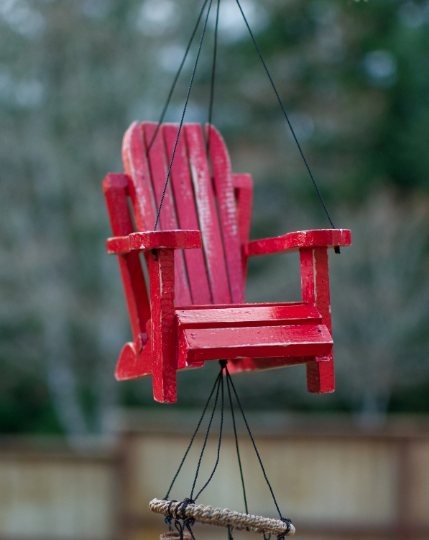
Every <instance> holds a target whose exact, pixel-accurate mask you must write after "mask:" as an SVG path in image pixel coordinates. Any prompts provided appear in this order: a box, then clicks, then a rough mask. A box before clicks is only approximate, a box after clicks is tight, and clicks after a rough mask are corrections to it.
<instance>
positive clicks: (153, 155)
mask: <svg viewBox="0 0 429 540" xmlns="http://www.w3.org/2000/svg"><path fill="white" fill-rule="evenodd" d="M141 127H142V131H143V140H144V142H145V148H146V149H147V146H148V144H149V143H150V141H152V138H153V136H154V134H155V130H156V127H157V124H155V123H153V122H144V123H143V124H142V126H141ZM148 159H149V168H150V173H151V179H152V187H153V191H154V193H155V200H156V207H157V208H158V206H159V203H160V200H161V197H162V193H163V190H164V185H165V180H166V178H167V172H168V162H167V155H166V151H165V146H164V139H163V136H162V132H161V131H158V133H157V136H156V137H155V140H154V141H153V144H152V146H151V149H150V152H149V153H148ZM159 222H160V229H162V230H175V229H178V228H179V225H178V221H177V217H176V210H175V208H174V201H173V193H172V190H171V184H170V182H169V183H168V184H167V189H166V190H165V196H164V201H163V203H162V208H161V213H160V215H159ZM154 225H155V222H154ZM152 228H153V227H152ZM174 284H175V299H176V302H177V303H178V304H181V303H184V304H188V303H192V299H191V293H190V290H189V284H188V278H187V275H186V270H185V261H184V256H183V250H176V251H175V252H174Z"/></svg>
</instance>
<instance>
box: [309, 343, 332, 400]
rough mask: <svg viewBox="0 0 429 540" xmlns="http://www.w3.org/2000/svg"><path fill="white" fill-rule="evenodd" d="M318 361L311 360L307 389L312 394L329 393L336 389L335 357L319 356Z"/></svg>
mask: <svg viewBox="0 0 429 540" xmlns="http://www.w3.org/2000/svg"><path fill="white" fill-rule="evenodd" d="M317 360H318V361H317V362H309V363H308V364H306V368H307V390H308V391H309V392H310V393H312V394H329V393H332V392H334V391H335V374H334V359H333V356H332V353H331V354H330V355H329V356H323V357H319V358H318V359H317Z"/></svg>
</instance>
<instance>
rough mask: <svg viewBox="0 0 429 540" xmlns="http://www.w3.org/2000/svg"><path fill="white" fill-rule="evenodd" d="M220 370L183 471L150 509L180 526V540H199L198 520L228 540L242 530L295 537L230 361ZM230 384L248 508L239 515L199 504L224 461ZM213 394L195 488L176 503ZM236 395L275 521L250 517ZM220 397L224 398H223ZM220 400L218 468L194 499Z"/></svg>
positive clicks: (155, 500) (239, 457) (215, 467)
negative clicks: (186, 539) (187, 539)
mask: <svg viewBox="0 0 429 540" xmlns="http://www.w3.org/2000/svg"><path fill="white" fill-rule="evenodd" d="M219 363H220V366H221V367H220V371H219V374H218V375H217V377H216V380H215V383H214V385H213V387H212V389H211V392H210V395H209V397H208V399H207V402H206V404H205V406H204V408H203V412H202V414H201V416H200V419H199V421H198V424H197V427H196V429H195V431H194V433H193V435H192V437H191V441H190V443H189V445H188V447H187V449H186V451H185V454H184V456H183V458H182V461H181V462H180V465H179V468H178V469H177V471H176V473H175V475H174V477H173V480H172V482H171V484H170V486H169V488H168V491H167V493H166V495H165V497H164V499H153V500H152V501H150V503H149V508H150V510H151V511H152V512H155V513H159V514H164V515H165V521H166V523H167V524H168V527H169V530H170V531H173V527H172V523H174V526H175V527H176V529H177V531H178V532H179V534H180V538H181V539H183V534H184V532H185V530H186V531H188V533H189V534H190V536H191V537H192V539H193V540H195V537H194V534H193V531H192V526H193V525H194V524H195V522H196V521H198V522H200V523H206V524H209V525H218V526H223V527H227V528H228V539H229V540H233V538H232V531H233V529H237V530H242V529H246V530H248V531H254V532H259V533H263V534H264V538H266V536H265V535H267V534H268V535H271V534H276V535H277V540H282V539H283V538H284V537H285V536H292V535H293V534H294V533H295V527H294V526H293V525H292V523H291V521H290V519H287V518H284V517H283V516H282V513H281V511H280V508H279V505H278V503H277V500H276V497H275V495H274V491H273V489H272V486H271V484H270V482H269V480H268V477H267V474H266V472H265V468H264V466H263V464H262V459H261V456H260V454H259V452H258V449H257V447H256V443H255V440H254V438H253V435H252V432H251V430H250V427H249V424H248V421H247V419H246V416H245V414H244V410H243V407H242V405H241V403H240V400H239V397H238V394H237V390H236V388H235V386H234V383H233V381H232V379H231V375H230V373H229V371H228V367H227V361H226V360H220V361H219ZM224 381H226V388H227V394H228V399H229V407H230V411H231V418H232V425H233V432H234V439H235V447H236V452H237V459H238V466H239V470H240V479H241V485H242V490H243V501H244V507H245V511H246V512H245V513H242V512H236V511H231V510H229V509H227V508H225V509H221V508H213V507H211V506H204V505H201V504H197V502H196V501H197V499H198V497H199V496H200V495H201V493H202V492H203V491H204V490H205V489H206V487H207V486H208V485H209V483H210V482H211V480H212V479H213V476H214V474H215V472H216V469H217V467H218V464H219V458H220V450H221V445H222V434H223V426H224V412H225V382H224ZM231 390H232V391H231ZM213 395H214V396H215V397H214V404H213V408H212V411H211V413H210V418H209V422H208V426H207V430H206V434H205V437H204V441H203V445H202V448H201V452H200V456H199V459H198V464H197V468H196V472H195V477H194V480H193V483H192V488H191V492H190V495H189V497H187V498H185V499H184V500H183V501H176V500H169V496H170V493H171V490H172V488H173V486H174V484H175V482H176V479H177V477H178V475H179V473H180V471H181V470H182V467H183V464H184V462H185V459H186V457H187V456H188V454H189V451H190V449H191V447H192V445H193V443H194V440H195V437H196V435H197V433H198V431H199V429H200V426H201V424H202V421H203V419H204V417H205V414H206V412H207V409H208V406H209V404H210V402H211V400H212V397H213ZM233 396H234V397H235V401H236V404H237V405H238V408H239V410H240V413H241V416H242V418H243V421H244V423H245V426H246V429H247V432H248V434H249V437H250V439H251V441H252V445H253V448H254V450H255V453H256V455H257V458H258V461H259V464H260V466H261V469H262V473H263V476H264V479H265V481H266V483H267V486H268V488H269V491H270V493H271V496H272V499H273V502H274V505H275V508H276V510H277V512H278V514H279V519H273V518H265V517H262V516H255V515H253V514H249V511H248V504H247V495H246V488H245V483H244V476H243V468H242V462H241V456H240V448H239V444H238V436H237V427H236V420H235V414H234V403H233ZM219 398H220V399H219ZM219 401H220V427H219V440H218V445H217V455H216V462H215V464H214V467H213V469H212V471H211V473H210V475H209V478H208V479H207V481H206V482H205V483H204V485H203V486H202V487H201V489H200V490H199V491H198V492H197V494H196V495H195V496H194V493H195V491H196V484H197V480H198V476H199V473H200V468H201V462H202V459H203V455H204V452H205V450H206V446H207V440H208V437H209V434H210V430H211V426H212V423H213V418H214V416H215V413H216V409H217V407H218V403H219Z"/></svg>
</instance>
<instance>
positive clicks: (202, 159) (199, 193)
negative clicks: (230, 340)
mask: <svg viewBox="0 0 429 540" xmlns="http://www.w3.org/2000/svg"><path fill="white" fill-rule="evenodd" d="M184 129H185V133H186V143H187V147H188V156H189V164H190V169H191V174H192V182H193V186H194V195H195V204H196V207H197V214H198V221H199V223H200V230H201V237H202V241H203V247H204V254H205V257H206V265H207V273H208V276H209V282H210V288H211V293H212V297H213V303H214V304H230V303H231V294H230V291H229V280H228V272H227V269H226V262H225V254H224V251H223V243H222V235H221V231H220V227H219V220H218V216H217V209H216V201H215V194H214V190H213V184H212V180H211V178H210V173H209V166H208V162H207V154H206V146H205V141H204V136H203V130H202V128H201V126H200V124H187V125H185V126H184Z"/></svg>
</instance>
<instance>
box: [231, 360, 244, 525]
mask: <svg viewBox="0 0 429 540" xmlns="http://www.w3.org/2000/svg"><path fill="white" fill-rule="evenodd" d="M226 386H227V388H228V397H229V406H230V408H231V417H232V427H233V430H234V439H235V448H236V450H237V458H238V467H239V469H240V478H241V486H242V488H243V499H244V508H245V510H246V514H248V513H249V509H248V506H247V497H246V486H245V485H244V476H243V467H242V466H241V457H240V449H239V446H238V437H237V427H236V425H235V414H234V405H233V403H232V396H231V387H230V382H229V372H228V368H227V369H226Z"/></svg>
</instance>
